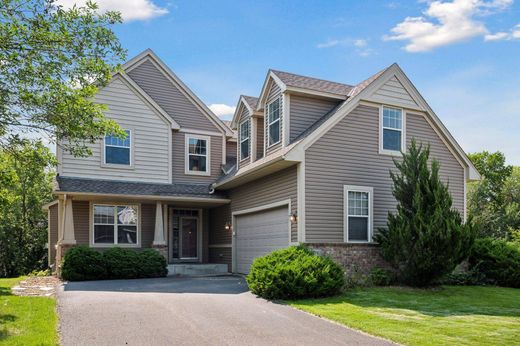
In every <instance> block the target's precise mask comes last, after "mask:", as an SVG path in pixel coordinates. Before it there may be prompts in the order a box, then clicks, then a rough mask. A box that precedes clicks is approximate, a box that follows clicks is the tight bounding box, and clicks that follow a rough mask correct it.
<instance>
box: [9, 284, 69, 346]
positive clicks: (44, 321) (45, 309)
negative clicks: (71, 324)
mask: <svg viewBox="0 0 520 346" xmlns="http://www.w3.org/2000/svg"><path fill="white" fill-rule="evenodd" d="M23 279H24V277H18V278H11V279H0V344H2V346H19V345H59V338H58V330H57V324H58V316H57V314H56V299H54V298H50V297H27V296H25V297H24V296H15V295H13V294H12V293H11V287H13V286H15V285H16V284H17V283H18V282H19V281H21V280H23Z"/></svg>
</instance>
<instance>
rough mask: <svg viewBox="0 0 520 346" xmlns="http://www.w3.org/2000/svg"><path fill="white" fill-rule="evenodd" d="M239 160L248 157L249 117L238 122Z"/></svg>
mask: <svg viewBox="0 0 520 346" xmlns="http://www.w3.org/2000/svg"><path fill="white" fill-rule="evenodd" d="M239 137H240V160H244V159H247V158H248V157H249V152H250V150H249V148H250V145H249V143H250V140H249V138H250V125H249V119H248V120H245V121H244V122H242V123H241V124H240V133H239Z"/></svg>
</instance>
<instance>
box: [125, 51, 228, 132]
mask: <svg viewBox="0 0 520 346" xmlns="http://www.w3.org/2000/svg"><path fill="white" fill-rule="evenodd" d="M128 75H129V76H130V77H131V78H132V79H133V80H134V81H135V82H136V83H137V84H138V85H139V86H140V87H141V88H142V89H143V90H144V91H145V92H146V93H147V94H148V95H150V97H151V98H153V99H154V101H155V102H157V104H159V106H161V108H162V109H164V110H165V111H166V112H167V113H168V114H169V115H170V116H171V117H172V118H173V119H174V120H175V121H176V122H177V123H178V124H179V125H180V126H181V128H188V129H197V130H205V131H218V132H222V130H221V129H219V128H217V127H216V126H215V125H214V124H213V122H212V121H211V120H209V118H208V117H207V116H206V115H205V114H204V113H203V112H202V110H201V109H200V108H199V107H198V106H196V105H195V104H194V103H193V101H192V100H191V99H190V98H189V96H187V95H186V94H185V93H183V92H182V91H181V89H180V88H179V86H177V85H174V84H173V83H172V81H171V80H170V79H168V78H167V77H166V76H165V75H164V74H163V73H161V71H159V70H158V69H157V67H155V65H154V64H153V63H152V62H151V61H149V60H147V61H145V62H143V63H142V64H140V65H139V66H137V67H135V68H134V69H132V70H131V71H130V72H128Z"/></svg>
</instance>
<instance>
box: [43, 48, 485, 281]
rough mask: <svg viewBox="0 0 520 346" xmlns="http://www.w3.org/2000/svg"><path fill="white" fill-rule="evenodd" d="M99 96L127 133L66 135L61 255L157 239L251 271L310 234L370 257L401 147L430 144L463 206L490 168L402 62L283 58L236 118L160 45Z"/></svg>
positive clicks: (171, 251) (341, 252)
mask: <svg viewBox="0 0 520 346" xmlns="http://www.w3.org/2000/svg"><path fill="white" fill-rule="evenodd" d="M96 101H97V102H101V103H103V104H106V105H107V106H108V111H107V112H106V116H107V117H108V118H111V119H114V120H116V121H117V122H118V123H119V124H120V125H121V127H122V128H123V129H124V130H125V131H126V133H127V138H126V139H124V140H122V139H120V138H117V137H114V136H110V135H107V136H106V137H105V138H102V139H100V140H99V142H98V143H96V144H94V145H92V148H91V149H92V152H93V155H92V156H90V157H87V158H76V157H74V156H72V155H70V154H69V153H66V152H63V151H62V150H60V149H59V147H58V160H59V168H58V173H59V174H58V176H57V179H56V189H55V194H56V196H57V200H56V201H55V202H53V203H51V204H50V205H48V210H49V244H50V246H49V262H50V263H51V264H55V263H59V261H60V259H61V258H62V256H63V254H64V251H66V249H67V248H69V247H70V246H74V245H76V244H85V245H88V246H90V247H93V248H99V249H103V248H107V247H112V246H122V247H130V248H136V249H140V248H149V247H153V248H156V249H158V250H159V251H161V253H162V254H163V255H164V256H165V257H166V258H167V260H168V262H169V263H171V264H182V263H203V264H204V263H214V264H219V265H226V266H225V267H224V268H226V269H227V270H229V271H232V272H238V273H247V272H248V270H249V266H250V265H251V262H252V261H253V259H254V258H256V257H258V256H261V255H264V254H266V253H268V252H270V251H272V250H275V249H279V248H283V247H287V246H289V245H291V244H298V243H305V244H308V245H309V246H311V247H312V248H314V249H316V250H318V251H321V252H324V253H326V254H329V255H331V256H333V258H335V259H336V260H338V261H340V262H341V263H342V264H344V265H345V266H346V268H347V269H350V268H352V267H353V266H357V267H358V268H360V269H362V270H368V269H369V268H370V267H371V266H374V265H378V264H380V263H381V259H380V257H379V253H378V248H377V246H376V245H375V244H374V243H373V240H372V236H373V234H374V232H375V231H376V229H377V228H380V227H385V226H386V218H387V214H388V212H389V211H393V210H395V206H396V201H395V199H394V198H393V196H392V194H391V188H392V182H391V179H390V176H389V171H390V170H393V169H394V164H393V159H394V158H397V159H399V156H400V155H401V151H406V147H407V145H408V144H409V143H410V141H411V139H412V138H415V139H416V140H417V141H418V142H421V143H424V144H429V145H430V146H431V156H432V157H433V158H436V159H438V160H439V161H440V164H441V169H440V172H441V175H442V179H443V180H444V181H446V182H449V189H450V192H451V194H452V197H453V202H454V203H453V206H454V208H456V209H458V210H459V211H460V213H461V214H463V215H465V212H466V207H465V200H466V199H465V195H466V182H467V181H468V180H474V179H478V178H479V175H478V172H477V171H476V169H475V167H474V166H473V165H472V164H471V162H470V160H469V159H468V158H467V156H466V154H465V153H464V151H463V150H462V149H461V147H460V146H459V145H458V144H457V142H456V141H455V139H454V138H453V137H452V136H451V134H450V133H449V131H448V130H447V129H446V128H445V127H444V125H443V124H442V123H441V121H440V120H439V118H438V117H437V116H436V115H435V113H434V112H433V110H432V109H431V108H430V107H429V106H428V104H427V103H426V101H425V100H424V98H423V97H422V96H421V95H420V94H419V92H418V91H417V90H416V88H415V87H414V86H413V84H412V83H411V82H410V80H409V79H408V78H407V77H406V75H405V74H404V73H403V71H402V70H401V69H400V68H399V66H397V65H396V64H393V65H391V66H389V67H388V68H386V69H384V70H383V71H381V72H379V73H377V74H375V75H373V76H372V77H370V78H368V79H366V80H365V81H363V82H361V83H359V84H357V85H347V84H342V83H336V82H331V81H325V80H320V79H316V78H310V77H304V76H299V75H295V74H290V73H286V72H280V71H274V70H270V71H268V73H267V76H266V79H265V81H264V84H263V87H262V91H261V93H260V95H259V96H258V97H251V96H240V98H239V100H238V104H237V108H236V112H235V114H234V117H233V120H232V122H231V124H230V126H229V127H228V126H227V125H226V124H224V123H223V122H222V121H220V120H219V119H218V118H217V117H216V116H215V115H214V114H213V113H212V112H211V111H210V110H209V109H208V108H207V107H206V106H205V105H204V104H203V103H202V102H201V100H200V99H198V98H197V96H196V95H194V94H193V92H191V91H190V89H189V88H188V87H187V86H186V85H185V84H184V83H183V82H182V81H181V80H180V79H179V78H178V77H177V76H176V75H175V74H174V73H173V72H172V71H171V70H170V69H169V68H168V67H167V66H166V65H165V64H164V63H163V62H161V60H160V59H159V58H158V57H157V56H156V55H155V54H154V53H153V52H152V51H150V50H147V51H145V52H143V53H141V54H140V55H138V56H137V57H135V58H134V59H132V60H130V61H129V62H128V63H126V64H125V65H124V67H123V71H122V72H121V73H118V74H116V75H115V76H114V77H113V79H112V81H111V82H110V84H109V85H108V86H106V87H105V88H103V89H101V90H100V91H99V93H98V95H97V97H96Z"/></svg>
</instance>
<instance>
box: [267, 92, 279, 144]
mask: <svg viewBox="0 0 520 346" xmlns="http://www.w3.org/2000/svg"><path fill="white" fill-rule="evenodd" d="M278 142H280V99H279V98H277V99H276V100H274V101H273V102H271V103H269V104H268V105H267V146H268V147H270V146H272V145H274V144H276V143H278Z"/></svg>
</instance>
